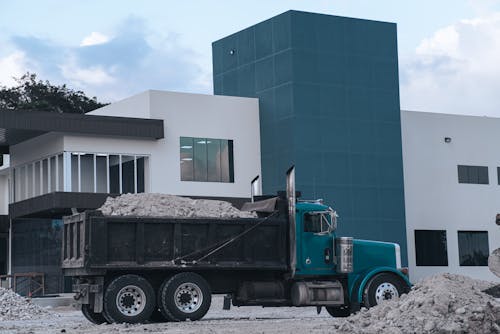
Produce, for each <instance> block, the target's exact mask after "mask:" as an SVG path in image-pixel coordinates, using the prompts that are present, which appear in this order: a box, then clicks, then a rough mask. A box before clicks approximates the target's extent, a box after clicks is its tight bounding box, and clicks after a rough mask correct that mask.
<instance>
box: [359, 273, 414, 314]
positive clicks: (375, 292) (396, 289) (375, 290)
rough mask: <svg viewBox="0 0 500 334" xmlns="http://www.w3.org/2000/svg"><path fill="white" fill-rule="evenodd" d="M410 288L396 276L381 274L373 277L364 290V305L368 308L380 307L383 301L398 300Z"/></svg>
mask: <svg viewBox="0 0 500 334" xmlns="http://www.w3.org/2000/svg"><path fill="white" fill-rule="evenodd" d="M408 291H410V287H409V286H408V284H406V282H405V281H403V279H402V278H400V277H399V276H397V275H396V274H391V273H380V274H377V275H375V276H373V277H372V278H371V279H370V280H369V281H368V283H367V284H366V286H365V288H364V290H363V305H364V306H365V307H367V308H370V307H372V306H375V305H378V304H379V303H380V302H382V301H383V300H390V299H392V298H398V297H400V296H401V295H402V294H405V293H408Z"/></svg>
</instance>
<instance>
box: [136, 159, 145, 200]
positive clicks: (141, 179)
mask: <svg viewBox="0 0 500 334" xmlns="http://www.w3.org/2000/svg"><path fill="white" fill-rule="evenodd" d="M145 160H146V158H145V157H137V192H138V193H143V192H145V190H146V189H145V174H144V170H145V168H146V166H145V165H146V163H145Z"/></svg>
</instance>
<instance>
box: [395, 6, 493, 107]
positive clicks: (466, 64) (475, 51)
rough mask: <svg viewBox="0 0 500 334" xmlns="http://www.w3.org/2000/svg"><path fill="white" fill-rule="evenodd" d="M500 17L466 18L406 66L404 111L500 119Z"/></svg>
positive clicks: (419, 49)
mask: <svg viewBox="0 0 500 334" xmlns="http://www.w3.org/2000/svg"><path fill="white" fill-rule="evenodd" d="M498 59H500V13H492V14H488V15H484V16H480V17H477V18H474V19H469V20H461V21H459V22H457V23H455V24H453V25H450V26H447V27H444V28H442V29H440V30H438V31H436V32H435V33H434V34H433V35H432V36H431V37H429V38H426V39H424V40H423V41H422V42H421V43H420V45H419V46H418V47H417V48H416V50H415V54H414V55H412V56H411V57H409V58H407V59H402V61H401V63H402V66H401V80H400V82H401V106H402V109H409V110H422V111H430V112H444V113H458V114H475V115H491V116H500V104H499V102H498V101H499V100H498V92H499V91H500V66H499V65H498V64H499V62H498Z"/></svg>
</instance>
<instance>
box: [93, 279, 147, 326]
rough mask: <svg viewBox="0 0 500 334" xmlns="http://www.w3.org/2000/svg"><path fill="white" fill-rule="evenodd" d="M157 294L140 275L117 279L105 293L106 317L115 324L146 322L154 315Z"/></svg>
mask: <svg viewBox="0 0 500 334" xmlns="http://www.w3.org/2000/svg"><path fill="white" fill-rule="evenodd" d="M155 299H156V298H155V292H154V290H153V287H152V286H151V284H149V282H148V281H147V280H146V279H144V278H143V277H141V276H138V275H123V276H120V277H117V278H115V279H114V280H113V281H111V283H109V285H108V286H107V287H106V291H105V293H104V305H103V306H104V313H105V314H104V315H105V317H106V319H108V320H110V321H111V322H115V323H122V322H127V323H131V324H136V323H144V322H146V321H147V320H148V319H149V318H150V317H151V314H152V313H153V311H154V309H155V306H156V300H155Z"/></svg>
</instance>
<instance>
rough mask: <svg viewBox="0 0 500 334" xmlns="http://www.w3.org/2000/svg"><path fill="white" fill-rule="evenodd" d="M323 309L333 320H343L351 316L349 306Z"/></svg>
mask: <svg viewBox="0 0 500 334" xmlns="http://www.w3.org/2000/svg"><path fill="white" fill-rule="evenodd" d="M325 308H326V311H327V312H328V314H330V315H331V316H332V317H334V318H345V317H348V316H350V315H351V308H350V307H349V306H340V307H331V306H326V307H325Z"/></svg>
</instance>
